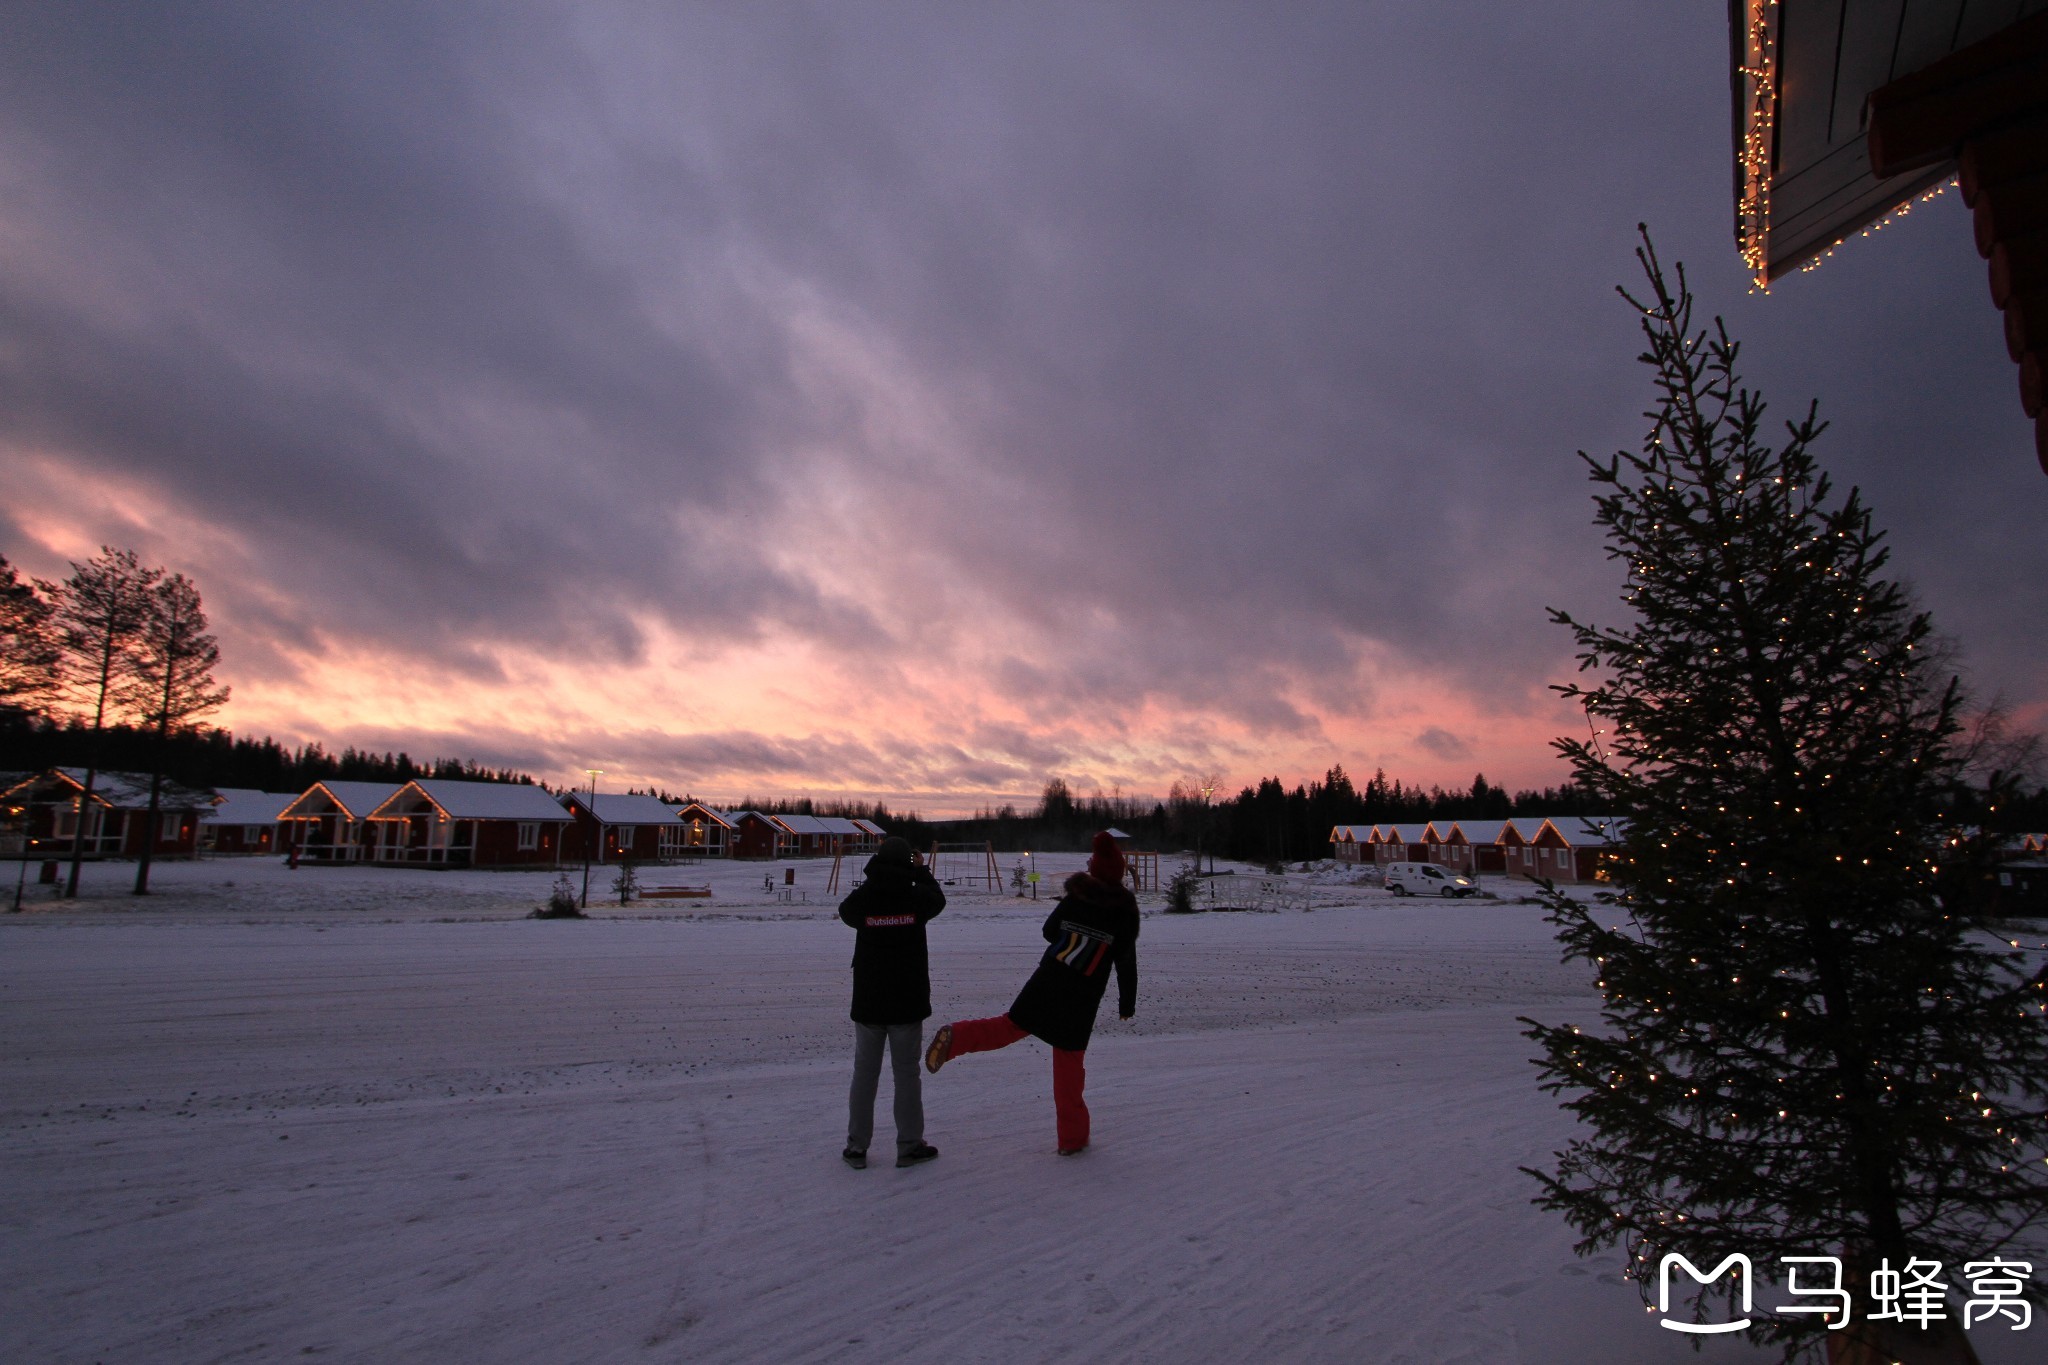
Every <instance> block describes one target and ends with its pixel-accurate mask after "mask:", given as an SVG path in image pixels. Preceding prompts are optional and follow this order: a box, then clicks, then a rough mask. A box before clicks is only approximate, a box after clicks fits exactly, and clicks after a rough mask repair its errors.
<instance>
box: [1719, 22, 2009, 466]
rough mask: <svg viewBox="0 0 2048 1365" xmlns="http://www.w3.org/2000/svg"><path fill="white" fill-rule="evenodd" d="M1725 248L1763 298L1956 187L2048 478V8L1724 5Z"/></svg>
mask: <svg viewBox="0 0 2048 1365" xmlns="http://www.w3.org/2000/svg"><path fill="white" fill-rule="evenodd" d="M1728 9H1729V24H1728V30H1729V35H1728V36H1729V48H1730V58H1731V60H1730V86H1731V89H1732V93H1733V96H1734V142H1735V148H1734V150H1735V240H1736V245H1737V246H1738V247H1739V248H1740V250H1741V252H1742V256H1743V259H1744V261H1745V262H1747V263H1748V265H1749V267H1750V270H1751V271H1752V273H1753V274H1754V276H1755V279H1756V283H1757V285H1758V286H1759V287H1765V288H1767V287H1769V285H1770V284H1771V283H1772V282H1773V281H1775V280H1777V279H1779V278H1781V277H1782V276H1784V275H1785V274H1787V273H1788V272H1790V271H1793V270H1798V269H1811V268H1812V267H1813V266H1814V265H1815V264H1817V263H1818V262H1819V261H1820V260H1821V259H1822V258H1823V257H1825V256H1826V255H1828V254H1829V253H1830V252H1831V251H1833V249H1834V248H1835V247H1836V246H1838V245H1840V244H1841V243H1842V242H1843V241H1844V240H1846V239H1847V238H1848V237H1849V236H1851V235H1852V234H1856V233H1862V234H1864V235H1868V234H1869V233H1872V232H1875V231H1877V230H1878V229H1880V228H1882V227H1883V226H1884V224H1885V222H1887V221H1889V219H1890V218H1891V217H1892V216H1893V215H1896V214H1901V213H1904V212H1906V211H1908V210H1909V209H1910V208H1911V207H1912V205H1913V204H1914V203H1915V202H1916V201H1917V200H1919V199H1923V198H1931V197H1933V196H1934V195H1935V194H1938V193H1940V192H1941V189H1942V188H1943V187H1944V186H1945V185H1946V183H1947V182H1949V181H1950V180H1952V179H1953V180H1955V181H1956V183H1957V184H1958V187H1959V188H1960V189H1961V190H1962V192H1963V198H1964V201H1965V202H1966V203H1968V204H1969V205H1970V207H1971V210H1972V213H1973V215H1974V217H1975V220H1976V235H1977V247H1978V250H1979V251H1980V252H1982V253H1983V255H1984V256H1985V257H1986V258H1987V259H1988V260H1989V261H1990V262H1991V293H1992V300H1993V302H1994V303H1996V304H1997V305H1998V307H1999V308H2000V309H2001V310H2003V311H2004V313H2005V333H2006V346H2007V349H2008V351H2009V352H2010V353H2011V354H2012V357H2013V359H2014V360H2015V361H2017V362H2019V364H2020V397H2021V403H2022V406H2023V407H2024V409H2025V411H2026V413H2027V415H2028V416H2029V417H2031V418H2033V419H2034V443H2035V453H2036V455H2037V457H2038V458H2039V459H2040V461H2041V466H2042V469H2043V470H2044V471H2048V416H2044V407H2043V397H2044V368H2048V180H2044V176H2048V0H1729V7H1728Z"/></svg>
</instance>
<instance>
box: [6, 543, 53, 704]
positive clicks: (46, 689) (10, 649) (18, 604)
mask: <svg viewBox="0 0 2048 1365" xmlns="http://www.w3.org/2000/svg"><path fill="white" fill-rule="evenodd" d="M56 690H57V645H56V641H55V640H54V639H53V638H52V636H51V634H50V604H49V602H48V601H47V600H45V598H44V597H43V594H42V593H41V592H39V591H38V590H37V585H36V583H35V581H34V580H33V579H31V580H29V581H28V582H23V581H22V580H21V576H20V575H19V574H18V573H17V572H16V571H15V568H14V566H13V565H12V564H9V563H8V562H7V557H6V556H5V555H0V712H7V713H11V714H12V715H13V716H14V717H15V718H17V719H18V718H20V716H22V715H23V714H24V713H26V714H30V715H33V714H34V713H36V712H38V711H41V710H42V709H43V708H44V707H45V706H47V705H48V704H49V703H50V702H51V701H52V700H53V699H54V697H55V694H56Z"/></svg>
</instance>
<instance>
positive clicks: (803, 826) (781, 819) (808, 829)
mask: <svg viewBox="0 0 2048 1365" xmlns="http://www.w3.org/2000/svg"><path fill="white" fill-rule="evenodd" d="M771 818H772V819H773V820H774V821H775V823H776V824H778V825H781V826H782V827H783V828H784V829H786V830H788V831H789V832H790V833H791V834H833V833H836V832H837V831H835V830H832V829H829V828H827V827H826V825H825V822H824V821H823V820H820V819H819V818H818V817H817V816H815V815H777V816H773V817H771Z"/></svg>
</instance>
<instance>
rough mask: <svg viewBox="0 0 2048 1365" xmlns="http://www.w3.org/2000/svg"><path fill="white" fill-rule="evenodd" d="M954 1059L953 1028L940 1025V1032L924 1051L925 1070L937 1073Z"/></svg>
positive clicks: (935, 1034)
mask: <svg viewBox="0 0 2048 1365" xmlns="http://www.w3.org/2000/svg"><path fill="white" fill-rule="evenodd" d="M952 1059H953V1026H952V1025H951V1024H941V1025H939V1031H938V1032H937V1033H934V1034H933V1035H932V1045H931V1046H930V1047H928V1048H926V1049H925V1050H924V1069H925V1070H926V1071H930V1072H934V1073H936V1072H937V1071H938V1069H939V1068H940V1067H942V1066H944V1065H945V1064H946V1063H947V1062H949V1061H951V1060H952Z"/></svg>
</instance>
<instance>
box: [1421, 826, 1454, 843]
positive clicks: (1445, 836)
mask: <svg viewBox="0 0 2048 1365" xmlns="http://www.w3.org/2000/svg"><path fill="white" fill-rule="evenodd" d="M1423 828H1424V830H1425V831H1427V832H1426V834H1425V835H1424V842H1426V843H1433V844H1448V843H1449V842H1450V841H1451V835H1452V833H1453V832H1454V831H1455V830H1456V829H1457V828H1458V822H1457V821H1456V820H1432V821H1430V822H1429V823H1428V824H1427V825H1425V826H1424V827H1423Z"/></svg>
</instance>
